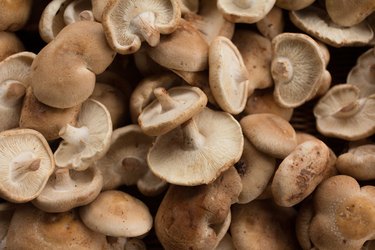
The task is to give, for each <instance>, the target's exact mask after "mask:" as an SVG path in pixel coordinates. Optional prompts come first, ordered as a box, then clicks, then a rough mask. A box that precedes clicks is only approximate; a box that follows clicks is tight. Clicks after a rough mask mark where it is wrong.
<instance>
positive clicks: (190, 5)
mask: <svg viewBox="0 0 375 250" xmlns="http://www.w3.org/2000/svg"><path fill="white" fill-rule="evenodd" d="M180 5H181V6H180V7H181V13H182V15H185V14H189V13H191V12H193V13H197V12H198V10H199V0H180Z"/></svg>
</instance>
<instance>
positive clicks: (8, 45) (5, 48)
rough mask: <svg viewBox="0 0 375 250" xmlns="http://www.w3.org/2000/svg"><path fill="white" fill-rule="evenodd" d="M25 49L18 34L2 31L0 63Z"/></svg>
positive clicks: (0, 36)
mask: <svg viewBox="0 0 375 250" xmlns="http://www.w3.org/2000/svg"><path fill="white" fill-rule="evenodd" d="M24 49H25V48H24V46H23V44H22V42H21V40H20V39H19V38H18V37H17V35H16V34H14V33H12V32H7V31H0V62H1V61H2V60H4V59H5V58H7V57H8V56H10V55H13V54H15V53H18V52H21V51H23V50H24Z"/></svg>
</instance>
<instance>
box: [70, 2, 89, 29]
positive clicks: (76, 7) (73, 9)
mask: <svg viewBox="0 0 375 250" xmlns="http://www.w3.org/2000/svg"><path fill="white" fill-rule="evenodd" d="M82 20H86V21H94V14H93V13H92V5H91V1H90V0H73V1H72V2H71V3H69V4H68V5H67V6H66V8H65V10H64V22H65V24H66V25H69V24H72V23H74V22H77V21H82Z"/></svg>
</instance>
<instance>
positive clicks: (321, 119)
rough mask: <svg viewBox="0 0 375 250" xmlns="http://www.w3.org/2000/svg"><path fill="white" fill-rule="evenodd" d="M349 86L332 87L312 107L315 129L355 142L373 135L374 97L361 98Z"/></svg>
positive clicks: (374, 130)
mask: <svg viewBox="0 0 375 250" xmlns="http://www.w3.org/2000/svg"><path fill="white" fill-rule="evenodd" d="M359 92H360V90H359V89H358V88H357V87H356V86H353V85H350V84H338V85H335V86H333V87H332V88H331V89H330V90H329V91H328V92H327V93H326V94H325V95H324V96H323V97H322V98H321V99H320V100H319V102H318V103H317V104H316V105H315V107H314V110H313V111H314V116H315V118H316V125H317V129H318V131H319V132H320V133H322V134H323V135H325V136H331V137H336V138H341V139H344V140H349V141H355V140H359V139H363V138H366V137H368V136H371V135H372V134H374V133H375V122H374V120H375V113H374V109H375V95H371V96H368V97H366V98H360V94H359Z"/></svg>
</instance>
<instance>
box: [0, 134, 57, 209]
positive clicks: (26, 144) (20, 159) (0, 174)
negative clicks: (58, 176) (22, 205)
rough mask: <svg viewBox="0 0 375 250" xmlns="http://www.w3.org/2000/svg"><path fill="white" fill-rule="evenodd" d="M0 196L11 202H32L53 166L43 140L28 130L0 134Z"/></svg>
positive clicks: (51, 156)
mask: <svg viewBox="0 0 375 250" xmlns="http://www.w3.org/2000/svg"><path fill="white" fill-rule="evenodd" d="M0 145H1V148H0V150H1V154H0V155H1V157H0V196H1V197H2V198H4V199H6V200H9V201H11V202H17V203H19V202H27V201H30V200H32V199H34V198H36V197H37V196H38V195H39V194H40V193H41V192H42V190H43V188H44V186H45V185H46V183H47V181H48V178H49V176H50V175H51V174H52V172H53V170H54V168H55V164H54V159H53V155H52V151H51V148H50V147H49V145H48V143H47V141H46V139H44V137H43V136H42V135H41V134H40V133H39V132H37V131H35V130H32V129H16V130H6V131H3V132H1V133H0Z"/></svg>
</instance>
